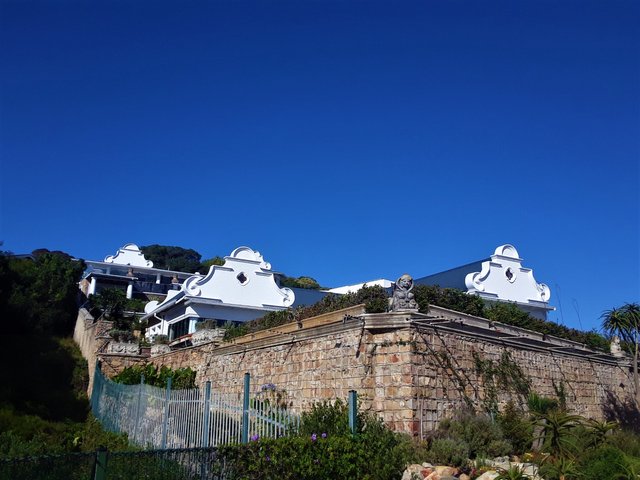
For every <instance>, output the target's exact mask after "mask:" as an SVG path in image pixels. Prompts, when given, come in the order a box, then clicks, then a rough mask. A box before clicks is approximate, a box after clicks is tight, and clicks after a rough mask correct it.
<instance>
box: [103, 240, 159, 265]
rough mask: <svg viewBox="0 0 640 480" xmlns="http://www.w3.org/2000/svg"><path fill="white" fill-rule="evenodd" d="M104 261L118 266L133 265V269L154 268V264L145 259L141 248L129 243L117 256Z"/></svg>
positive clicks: (110, 256)
mask: <svg viewBox="0 0 640 480" xmlns="http://www.w3.org/2000/svg"><path fill="white" fill-rule="evenodd" d="M104 261H105V262H106V263H116V264H118V265H131V266H132V267H148V268H152V267H153V262H152V261H151V260H147V259H146V258H144V255H143V254H142V252H141V251H140V248H138V246H137V245H136V244H135V243H127V244H126V245H125V246H123V247H122V248H120V249H119V250H118V251H117V252H116V254H115V255H108V256H107V257H105V258H104Z"/></svg>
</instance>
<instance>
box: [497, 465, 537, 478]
mask: <svg viewBox="0 0 640 480" xmlns="http://www.w3.org/2000/svg"><path fill="white" fill-rule="evenodd" d="M530 478H531V477H530V476H529V475H527V474H526V473H525V472H524V467H520V466H519V465H511V466H510V467H509V469H508V470H507V469H504V468H501V469H499V470H498V476H497V477H495V478H494V480H526V479H530Z"/></svg>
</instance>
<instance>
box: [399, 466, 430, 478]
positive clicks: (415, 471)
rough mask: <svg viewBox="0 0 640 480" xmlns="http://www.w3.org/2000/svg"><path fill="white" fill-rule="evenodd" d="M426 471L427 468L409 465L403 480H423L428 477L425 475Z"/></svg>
mask: <svg viewBox="0 0 640 480" xmlns="http://www.w3.org/2000/svg"><path fill="white" fill-rule="evenodd" d="M424 470H425V468H424V467H423V466H422V465H420V464H418V463H414V464H412V465H409V466H408V467H407V468H406V469H405V471H404V473H403V474H402V480H422V479H423V478H425V477H426V475H424V474H423V472H424ZM429 473H430V472H429Z"/></svg>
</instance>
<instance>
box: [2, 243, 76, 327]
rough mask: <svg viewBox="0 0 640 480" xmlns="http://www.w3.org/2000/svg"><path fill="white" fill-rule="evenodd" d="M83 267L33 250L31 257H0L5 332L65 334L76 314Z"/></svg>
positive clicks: (60, 256)
mask: <svg viewBox="0 0 640 480" xmlns="http://www.w3.org/2000/svg"><path fill="white" fill-rule="evenodd" d="M84 269H85V265H84V262H83V261H81V260H75V259H73V258H72V257H70V256H69V255H67V254H66V253H63V252H50V251H48V250H45V249H40V250H36V251H34V253H33V258H21V257H13V256H10V255H8V254H5V253H3V254H1V255H0V318H2V319H3V320H4V321H5V323H6V324H5V329H6V330H5V331H8V332H11V333H24V332H38V333H50V334H56V335H58V334H68V333H70V332H71V331H73V326H74V324H75V320H76V316H77V312H78V305H77V299H78V294H79V290H78V282H79V281H80V278H81V277H82V273H83V272H84Z"/></svg>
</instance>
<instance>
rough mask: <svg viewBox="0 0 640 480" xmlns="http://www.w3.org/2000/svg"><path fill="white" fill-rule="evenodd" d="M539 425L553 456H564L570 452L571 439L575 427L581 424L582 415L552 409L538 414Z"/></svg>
mask: <svg viewBox="0 0 640 480" xmlns="http://www.w3.org/2000/svg"><path fill="white" fill-rule="evenodd" d="M536 417H537V418H538V422H537V426H538V427H539V428H540V429H541V432H540V435H541V436H542V437H543V438H544V440H545V442H549V451H550V453H551V454H552V455H553V456H557V457H562V456H566V455H567V454H568V453H570V451H569V449H570V439H571V437H574V436H575V435H574V433H573V428H574V427H576V426H578V425H580V424H581V421H582V417H580V416H579V415H570V414H568V413H565V412H560V411H557V410H551V411H550V412H548V413H545V414H537V415H536Z"/></svg>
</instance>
